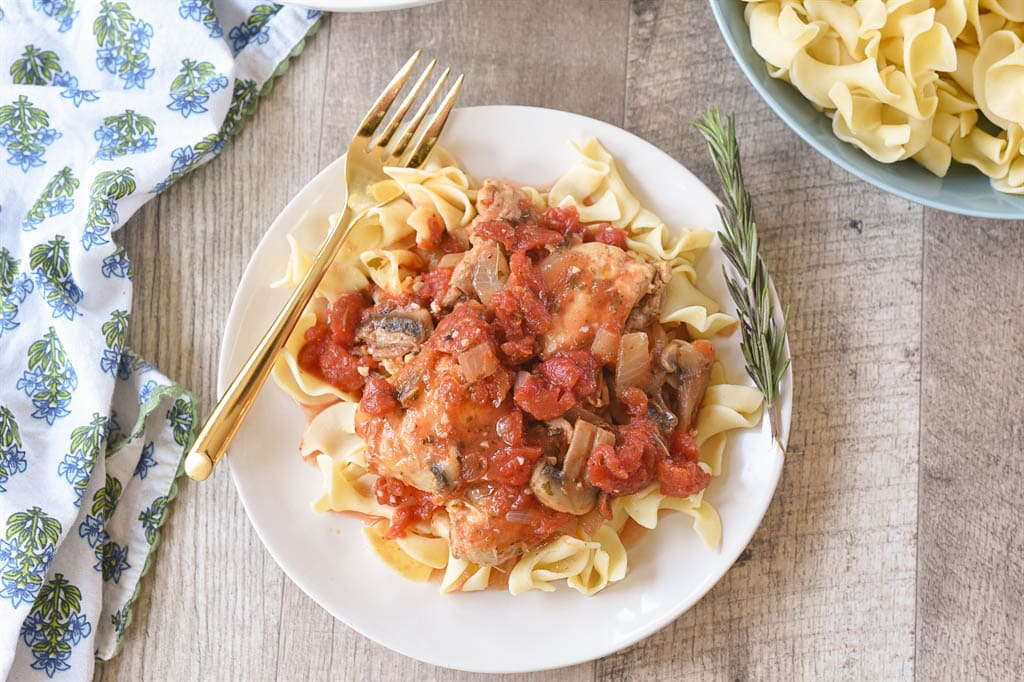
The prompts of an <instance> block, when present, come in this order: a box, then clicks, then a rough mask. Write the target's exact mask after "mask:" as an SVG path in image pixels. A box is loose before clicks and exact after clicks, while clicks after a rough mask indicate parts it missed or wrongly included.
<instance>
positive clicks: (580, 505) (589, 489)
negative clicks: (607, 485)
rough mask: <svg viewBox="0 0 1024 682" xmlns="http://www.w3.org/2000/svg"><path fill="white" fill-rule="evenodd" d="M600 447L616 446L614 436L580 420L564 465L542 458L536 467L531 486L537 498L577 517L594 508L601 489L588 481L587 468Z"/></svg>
mask: <svg viewBox="0 0 1024 682" xmlns="http://www.w3.org/2000/svg"><path fill="white" fill-rule="evenodd" d="M599 444H607V445H614V444H615V436H614V434H612V433H611V432H610V431H606V430H604V429H602V428H599V427H597V426H594V425H593V424H591V423H590V422H587V421H584V420H583V419H578V420H577V421H576V426H575V427H574V428H573V432H572V440H570V441H569V449H568V450H566V452H565V456H564V457H563V458H562V466H561V467H559V466H558V465H557V460H556V462H552V461H550V460H546V459H542V460H541V461H540V462H538V463H537V466H536V467H535V468H534V470H533V476H531V477H530V487H531V488H532V489H533V493H534V495H536V496H537V499H538V500H540V502H541V503H542V504H544V505H545V506H547V507H549V508H551V509H554V510H555V511H560V512H565V513H567V514H575V515H576V516H580V515H582V514H586V513H587V512H589V511H590V510H591V509H593V508H594V505H596V504H597V494H598V490H597V488H595V487H594V486H592V485H591V484H590V481H588V480H587V477H586V466H587V459H588V458H589V457H590V453H591V451H593V449H594V447H595V446H597V445H599Z"/></svg>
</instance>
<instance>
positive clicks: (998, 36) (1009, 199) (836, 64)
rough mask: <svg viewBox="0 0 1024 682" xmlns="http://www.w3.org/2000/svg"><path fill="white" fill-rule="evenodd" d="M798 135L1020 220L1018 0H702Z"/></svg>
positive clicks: (940, 198) (842, 156)
mask: <svg viewBox="0 0 1024 682" xmlns="http://www.w3.org/2000/svg"><path fill="white" fill-rule="evenodd" d="M711 7H712V10H713V11H714V14H715V18H716V20H717V21H718V25H719V28H720V29H721V31H722V35H723V36H724V37H725V40H726V43H728V45H729V48H730V50H732V53H733V55H734V56H735V57H736V60H737V61H738V62H739V64H740V67H741V68H742V69H743V72H744V73H745V74H746V75H747V78H749V79H750V82H751V83H752V84H753V85H754V87H755V88H756V89H757V91H758V92H759V93H760V94H761V96H762V97H763V98H764V99H765V101H767V102H768V104H769V105H770V106H771V107H772V109H774V110H775V113H776V114H778V115H779V116H780V117H781V118H782V120H783V121H785V122H786V124H787V125H789V126H790V127H791V128H792V129H793V130H794V131H796V133H797V134H799V135H800V136H801V137H802V138H803V139H804V140H805V141H806V142H807V143H808V144H810V145H811V146H812V147H814V148H815V149H816V150H818V151H819V152H821V153H822V154H824V155H825V156H827V157H828V158H829V159H831V160H832V161H834V162H836V163H837V164H839V165H840V166H842V167H843V168H845V169H846V170H848V171H850V172H851V173H853V174H854V175H857V176H858V177H860V178H862V179H864V180H866V181H868V182H870V183H872V184H874V185H877V186H878V187H881V188H882V189H884V190H886V191H888V192H892V193H893V194H896V195H899V196H902V197H905V198H907V199H910V200H912V201H916V202H919V203H921V204H924V205H926V206H932V207H934V208H939V209H942V210H945V211H952V212H955V213H961V214H964V215H972V216H981V217H988V218H1008V219H1022V218H1024V1H1021V0H1015V1H1008V0H904V1H903V2H893V1H892V0H890V1H889V2H885V1H884V0H857V1H856V2H854V0H711Z"/></svg>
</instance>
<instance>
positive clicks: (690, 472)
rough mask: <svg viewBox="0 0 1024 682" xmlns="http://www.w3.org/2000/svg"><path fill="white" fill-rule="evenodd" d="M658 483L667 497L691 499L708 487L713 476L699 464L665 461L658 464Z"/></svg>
mask: <svg viewBox="0 0 1024 682" xmlns="http://www.w3.org/2000/svg"><path fill="white" fill-rule="evenodd" d="M658 482H659V483H660V484H661V485H660V488H661V492H662V493H664V494H665V495H672V496H673V497H689V496H690V495H696V494H697V493H699V492H700V491H701V490H704V489H705V488H707V487H708V484H709V483H711V474H709V473H708V472H706V471H704V470H703V469H702V468H701V467H700V465H699V464H698V463H697V462H690V461H682V462H677V461H673V460H670V459H663V460H662V461H660V462H658Z"/></svg>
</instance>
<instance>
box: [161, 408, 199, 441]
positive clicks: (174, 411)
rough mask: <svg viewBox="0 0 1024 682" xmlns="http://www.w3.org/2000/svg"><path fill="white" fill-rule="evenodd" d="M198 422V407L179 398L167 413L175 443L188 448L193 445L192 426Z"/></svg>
mask: <svg viewBox="0 0 1024 682" xmlns="http://www.w3.org/2000/svg"><path fill="white" fill-rule="evenodd" d="M195 420H196V405H195V403H194V402H192V401H190V400H185V399H184V398H178V399H177V400H175V401H174V405H172V406H171V409H170V410H169V411H168V412H167V421H169V422H170V424H171V433H172V434H173V435H174V442H175V443H177V444H178V445H180V446H182V447H184V448H187V447H188V446H190V445H191V444H192V424H193V423H194V422H195Z"/></svg>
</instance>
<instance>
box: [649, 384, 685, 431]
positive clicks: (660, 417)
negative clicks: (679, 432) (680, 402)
mask: <svg viewBox="0 0 1024 682" xmlns="http://www.w3.org/2000/svg"><path fill="white" fill-rule="evenodd" d="M647 416H649V417H650V418H651V419H653V420H654V422H655V423H656V424H657V425H658V428H660V429H661V430H662V431H666V432H669V431H673V430H675V428H676V426H678V424H679V417H677V416H676V413H675V412H673V411H672V410H671V409H669V407H668V405H666V404H665V399H664V397H662V395H661V390H658V391H657V392H655V393H654V395H653V396H648V397H647Z"/></svg>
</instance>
